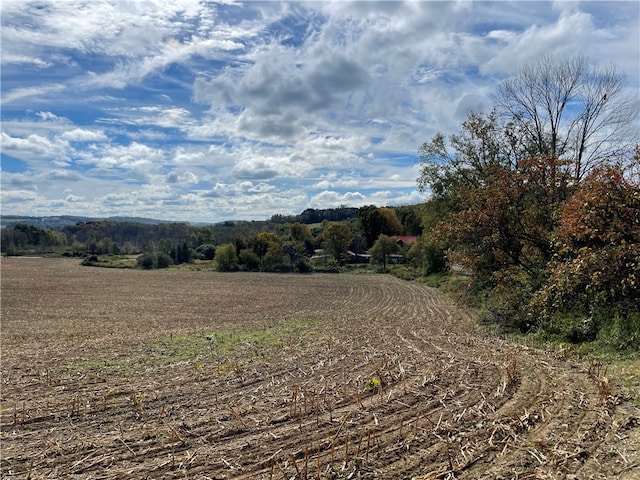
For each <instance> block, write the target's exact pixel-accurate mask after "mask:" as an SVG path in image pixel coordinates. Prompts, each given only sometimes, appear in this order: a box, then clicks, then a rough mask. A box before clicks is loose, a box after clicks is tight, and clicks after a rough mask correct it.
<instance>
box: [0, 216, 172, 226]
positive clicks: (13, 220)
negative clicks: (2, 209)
mask: <svg viewBox="0 0 640 480" xmlns="http://www.w3.org/2000/svg"><path fill="white" fill-rule="evenodd" d="M100 220H109V221H111V222H129V223H142V224H145V225H159V224H163V223H178V222H174V221H171V220H157V219H153V218H144V217H79V216H73V215H60V216H49V217H30V216H24V215H2V216H1V217H0V227H2V228H5V227H13V226H14V225H17V224H19V223H21V224H24V225H33V226H34V227H40V228H62V227H66V226H68V225H75V224H77V223H87V222H98V221H100Z"/></svg>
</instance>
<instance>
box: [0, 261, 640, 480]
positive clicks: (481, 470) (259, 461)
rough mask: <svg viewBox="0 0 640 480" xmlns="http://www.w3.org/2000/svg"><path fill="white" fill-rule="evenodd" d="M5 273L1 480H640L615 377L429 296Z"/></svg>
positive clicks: (69, 268)
mask: <svg viewBox="0 0 640 480" xmlns="http://www.w3.org/2000/svg"><path fill="white" fill-rule="evenodd" d="M77 263H78V261H77V260H73V259H33V258H5V259H2V263H1V268H2V311H1V313H2V323H1V330H0V333H1V342H2V343H1V347H2V363H1V369H2V402H1V412H2V413H1V428H2V437H1V455H2V458H1V461H0V469H1V470H0V476H1V477H2V478H32V479H40V478H78V479H80V478H82V479H92V478H95V479H97V478H100V479H116V478H117V479H126V478H136V479H142V478H150V479H151V478H153V479H161V478H166V479H169V478H190V479H243V478H246V479H320V478H322V479H331V478H335V479H338V478H345V479H347V478H353V479H356V478H359V479H369V478H389V479H410V478H413V479H435V478H441V479H446V478H467V479H470V478H474V479H476V478H482V479H485V478H486V479H516V478H517V479H526V478H529V479H534V478H538V479H545V478H549V479H560V478H569V479H572V478H573V479H582V478H638V476H639V475H640V463H639V462H640V452H639V448H640V441H639V439H640V411H639V409H638V408H637V407H636V406H635V405H634V404H633V402H632V401H631V400H630V399H629V398H628V397H626V396H625V395H624V394H623V390H622V389H621V388H619V386H618V384H617V379H616V378H615V377H614V378H611V379H609V378H607V377H606V376H605V375H606V372H605V371H604V368H603V367H602V366H601V365H599V364H597V363H595V362H593V361H592V362H588V361H582V362H581V361H579V360H578V359H576V358H574V357H573V356H571V355H569V354H568V353H567V352H563V351H554V352H545V351H540V350H536V349H533V348H528V347H525V346H522V345H518V344H514V343H510V342H508V341H507V340H504V339H501V338H498V337H496V336H492V335H490V334H488V333H486V332H483V331H482V330H481V329H479V328H478V327H476V326H475V325H474V323H473V320H472V318H471V316H470V315H469V313H468V312H466V311H464V310H462V309H461V308H459V307H456V306H455V305H454V304H453V303H451V302H450V301H449V300H447V298H446V297H444V296H443V295H442V294H441V293H439V292H438V291H436V290H433V289H431V288H429V287H426V286H424V285H420V284H418V283H413V282H404V281H401V280H399V279H397V278H394V277H391V276H386V275H370V274H353V275H350V274H341V275H320V274H314V275H306V276H301V275H269V274H258V273H250V274H243V273H230V274H221V273H217V272H205V271H203V272H188V271H179V270H163V271H139V270H119V269H100V268H92V267H81V266H79V265H78V264H77Z"/></svg>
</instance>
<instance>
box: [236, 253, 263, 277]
mask: <svg viewBox="0 0 640 480" xmlns="http://www.w3.org/2000/svg"><path fill="white" fill-rule="evenodd" d="M240 264H241V265H242V266H243V268H244V269H245V270H247V271H249V272H257V271H258V270H260V259H259V258H258V255H256V253H255V252H254V251H253V250H252V249H250V248H245V249H244V250H240Z"/></svg>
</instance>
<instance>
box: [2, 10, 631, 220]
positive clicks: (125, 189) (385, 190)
mask: <svg viewBox="0 0 640 480" xmlns="http://www.w3.org/2000/svg"><path fill="white" fill-rule="evenodd" d="M1 5H2V6H1V9H2V11H1V13H2V30H1V40H2V74H1V80H2V84H1V89H2V91H1V102H2V103H1V108H2V112H1V120H2V126H1V129H2V133H1V136H2V139H1V140H2V144H1V148H2V186H1V195H2V197H1V200H2V204H1V208H2V213H3V214H20V215H36V216H40V215H65V214H66V215H86V216H92V217H104V216H113V215H128V216H144V217H153V218H160V219H171V220H182V221H198V222H212V223H214V222H218V221H222V220H227V219H245V220H250V219H255V220H261V219H265V218H268V217H270V216H271V215H273V214H276V213H282V214H296V213H300V212H302V211H303V210H304V209H306V208H330V207H337V206H340V205H346V206H354V207H359V206H363V205H369V204H374V205H378V206H385V205H403V204H414V203H418V202H421V201H423V200H424V199H425V195H424V194H423V193H420V192H418V191H417V188H416V178H417V176H418V170H419V169H418V156H417V150H418V148H419V146H420V145H421V144H422V143H423V142H425V141H427V140H429V139H430V138H431V137H432V136H433V135H434V133H436V132H438V131H441V132H444V133H453V132H455V131H456V130H457V129H458V126H459V124H460V122H461V121H462V120H463V119H464V118H465V116H466V113H467V112H468V111H469V110H470V109H480V108H482V109H485V110H487V109H490V108H491V105H492V103H491V94H492V93H493V92H494V91H495V87H496V85H497V84H498V82H500V80H502V79H505V78H507V77H508V76H509V75H512V74H513V73H514V72H515V71H516V69H517V68H518V67H519V66H521V65H524V64H526V63H528V62H531V61H534V60H536V59H537V58H539V57H540V56H541V55H543V54H552V55H555V56H557V57H564V56H571V55H575V54H582V55H585V56H587V57H588V58H589V60H591V61H592V62H594V63H595V64H597V65H602V66H607V65H610V64H614V65H615V66H616V67H617V68H618V69H619V70H621V71H622V72H623V73H625V74H626V77H627V85H628V90H629V92H630V93H634V92H638V90H639V89H640V52H639V48H640V47H639V45H640V27H639V19H640V2H637V1H632V2H618V1H606V2H528V1H517V2H502V1H501V2H483V1H481V2H468V1H463V2H462V1H461V2H424V1H423V2H395V1H387V2H370V1H356V2H346V1H334V2H319V1H316V2H274V1H268V2H253V1H249V2H233V1H224V2H215V1H204V0H202V1H198V0H168V1H160V0H148V1H146V0H145V1H142V0H140V1H124V0H92V1H91V2H85V1H83V0H82V1H81V0H64V1H62V0H55V1H51V2H49V1H44V0H38V1H29V0H3V2H2V4H1Z"/></svg>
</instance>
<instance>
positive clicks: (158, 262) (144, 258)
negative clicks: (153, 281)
mask: <svg viewBox="0 0 640 480" xmlns="http://www.w3.org/2000/svg"><path fill="white" fill-rule="evenodd" d="M136 264H137V265H138V268H142V269H144V270H152V269H155V268H168V267H170V266H171V265H173V260H172V259H171V257H170V256H169V255H167V254H166V253H157V252H156V253H143V254H142V255H140V256H139V257H138V258H137V259H136Z"/></svg>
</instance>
